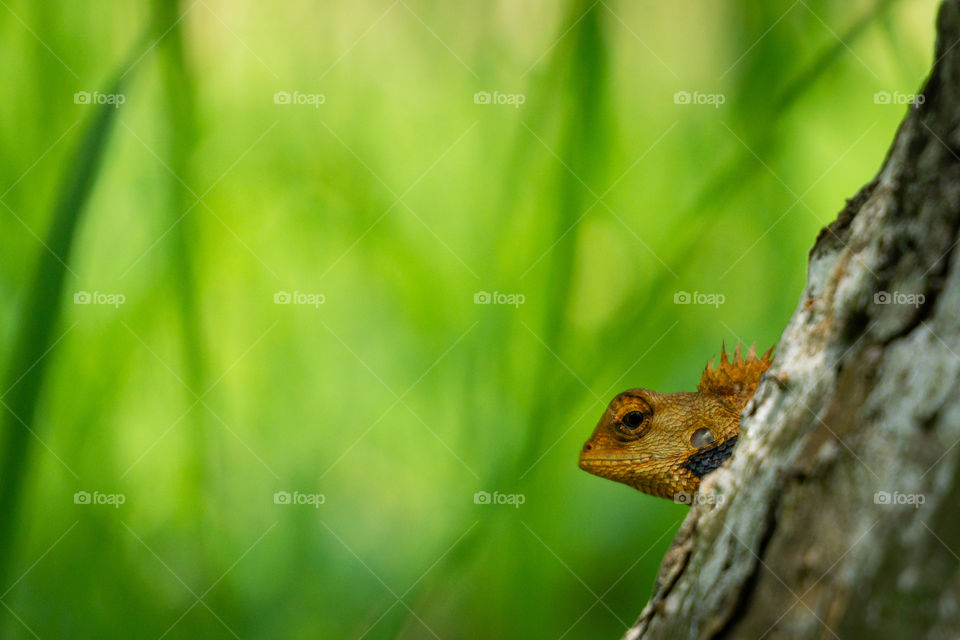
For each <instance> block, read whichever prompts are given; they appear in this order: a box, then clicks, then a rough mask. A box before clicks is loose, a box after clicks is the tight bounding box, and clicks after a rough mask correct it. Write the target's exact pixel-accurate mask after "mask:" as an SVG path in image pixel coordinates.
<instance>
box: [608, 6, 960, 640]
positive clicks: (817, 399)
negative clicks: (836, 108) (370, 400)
mask: <svg viewBox="0 0 960 640" xmlns="http://www.w3.org/2000/svg"><path fill="white" fill-rule="evenodd" d="M937 30H938V33H937V47H936V61H935V62H934V65H933V69H932V71H931V73H930V78H929V80H928V81H927V85H926V87H925V88H924V91H923V94H922V98H918V100H917V104H915V105H914V106H912V107H911V108H910V109H909V113H908V115H907V117H906V119H905V121H904V122H903V124H902V125H901V126H900V129H899V131H898V133H897V136H896V139H895V140H894V142H893V145H892V147H891V149H890V151H889V155H888V156H887V159H886V162H885V163H884V166H883V168H882V169H881V171H880V173H879V174H878V175H877V177H876V178H874V180H873V181H872V182H871V183H870V184H868V185H867V186H865V187H864V188H863V189H861V191H860V193H858V194H857V195H856V197H854V198H853V199H852V200H850V201H849V202H848V203H847V206H846V208H845V209H844V210H843V211H842V212H841V213H840V215H839V217H838V218H837V220H836V221H835V222H833V223H832V224H831V225H830V226H829V227H827V228H825V229H823V230H822V231H821V232H820V235H819V237H818V238H817V241H816V244H815V245H814V247H813V250H812V251H811V252H810V267H809V274H808V275H809V284H808V286H807V288H806V290H805V291H804V294H803V297H802V299H801V300H800V302H799V305H798V307H797V310H796V312H795V313H794V315H793V318H792V319H791V320H790V323H789V325H788V326H787V328H786V331H785V332H784V334H783V337H782V339H781V341H780V344H779V346H778V348H777V352H776V360H775V362H774V365H773V367H772V368H771V369H770V371H769V372H768V374H767V375H766V377H765V379H764V381H763V382H762V383H761V385H760V387H759V389H758V390H757V393H756V395H755V397H754V399H753V400H752V401H751V403H750V404H749V405H748V406H747V408H746V410H745V411H744V416H743V419H742V423H743V425H742V426H743V436H742V437H741V441H740V445H739V446H738V448H737V451H736V453H735V454H734V456H733V458H732V459H731V461H730V462H729V464H728V465H727V466H726V467H724V468H722V469H720V470H718V471H717V472H715V473H713V474H711V475H710V476H707V478H706V479H705V481H704V485H703V487H702V489H701V492H702V493H703V494H704V495H705V497H708V498H712V499H705V500H701V501H700V504H698V505H697V506H694V507H693V508H692V509H691V512H690V515H689V516H688V518H687V520H686V521H685V522H684V524H683V526H682V528H681V530H680V533H679V534H678V535H677V539H676V540H675V541H674V545H673V547H672V548H671V550H670V551H669V552H668V554H667V557H666V558H665V560H664V563H663V566H662V567H661V570H660V576H659V578H658V581H657V586H656V589H655V592H654V595H653V597H652V598H651V600H650V602H649V603H648V604H647V606H646V608H645V609H644V611H643V613H642V614H641V616H640V619H639V620H638V622H637V624H636V626H635V627H633V628H632V629H630V630H629V631H628V632H627V636H626V637H627V638H628V639H630V640H635V639H638V638H669V639H671V640H673V639H674V638H697V639H699V638H714V637H723V638H751V639H754V640H755V639H757V638H831V637H833V638H863V637H870V638H886V637H889V638H913V637H926V638H957V637H958V636H960V557H958V554H960V514H958V512H957V511H958V507H960V477H958V472H957V471H958V470H957V464H958V461H960V446H957V445H958V443H960V393H958V392H957V386H958V374H960V355H958V354H960V323H958V318H960V261H958V260H956V259H954V258H955V257H956V252H955V249H956V246H957V244H958V242H960V238H958V231H960V129H958V124H960V46H958V43H960V0H945V1H944V2H943V4H942V5H941V8H940V15H939V19H938V27H937ZM921 100H922V103H921ZM761 297H762V294H761Z"/></svg>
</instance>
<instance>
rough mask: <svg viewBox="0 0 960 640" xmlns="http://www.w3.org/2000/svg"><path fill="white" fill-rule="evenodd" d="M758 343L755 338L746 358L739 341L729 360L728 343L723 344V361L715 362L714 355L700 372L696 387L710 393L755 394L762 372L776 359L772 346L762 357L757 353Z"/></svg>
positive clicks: (721, 353) (717, 394) (721, 357)
mask: <svg viewBox="0 0 960 640" xmlns="http://www.w3.org/2000/svg"><path fill="white" fill-rule="evenodd" d="M756 346H757V343H756V342H754V343H753V344H752V345H751V346H750V350H749V351H747V357H746V359H744V358H743V356H742V355H741V352H740V342H739V341H738V342H737V348H736V350H735V351H734V352H733V359H732V360H727V347H726V344H722V346H721V347H720V364H718V365H717V366H716V367H714V366H713V358H710V362H709V363H707V368H706V369H704V370H703V375H702V376H700V384H699V385H697V390H698V391H699V392H700V393H703V394H706V395H711V396H742V395H748V396H749V395H753V392H754V391H756V389H757V384H759V383H760V376H761V375H763V372H764V371H766V370H767V369H769V368H770V365H771V364H772V362H773V357H772V355H771V354H772V353H773V347H770V348H769V349H768V350H767V352H766V353H765V354H763V357H762V358H758V357H757V351H756Z"/></svg>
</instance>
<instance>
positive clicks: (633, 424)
mask: <svg viewBox="0 0 960 640" xmlns="http://www.w3.org/2000/svg"><path fill="white" fill-rule="evenodd" d="M646 417H647V416H645V415H644V414H642V413H641V412H639V411H631V412H630V413H628V414H626V415H625V416H623V419H621V420H620V424H622V425H623V427H624V428H625V429H626V430H627V431H636V430H637V429H638V428H639V427H640V425H642V424H643V421H644V420H645V419H646Z"/></svg>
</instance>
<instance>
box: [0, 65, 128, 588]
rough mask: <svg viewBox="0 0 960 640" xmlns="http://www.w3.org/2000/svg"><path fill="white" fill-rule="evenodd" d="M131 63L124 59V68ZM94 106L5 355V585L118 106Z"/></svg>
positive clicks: (1, 481) (0, 580)
mask: <svg viewBox="0 0 960 640" xmlns="http://www.w3.org/2000/svg"><path fill="white" fill-rule="evenodd" d="M125 68H127V65H124V69H125ZM121 87H122V83H121V82H120V80H119V79H118V80H116V81H114V83H113V87H112V88H111V89H110V93H113V94H118V93H120V90H121ZM93 108H94V109H95V111H94V114H93V116H92V119H91V122H90V123H89V125H88V127H87V130H86V133H85V134H84V137H83V140H82V141H81V142H80V145H79V147H78V148H77V151H76V154H75V156H74V158H73V162H72V163H70V164H69V165H68V166H67V170H66V173H65V175H64V176H63V179H62V182H61V187H60V192H59V197H58V200H57V203H56V206H55V209H54V211H53V215H52V222H51V225H50V230H49V231H48V232H47V237H46V240H45V244H46V248H41V249H40V255H39V258H38V262H37V267H36V271H35V272H34V275H33V280H32V282H31V283H30V284H29V286H28V287H27V292H26V299H25V302H24V305H23V310H22V312H21V314H20V319H19V324H18V326H17V329H16V331H15V333H14V339H13V343H12V346H11V349H10V357H9V359H8V360H7V367H6V375H5V376H4V378H3V380H4V385H3V389H2V392H3V393H5V396H4V397H2V402H3V411H4V416H3V418H2V420H0V425H2V431H0V438H2V440H3V450H2V453H0V455H2V463H0V585H3V586H4V587H5V586H8V585H9V584H10V583H11V581H12V578H13V577H12V576H11V575H10V559H11V546H12V543H13V538H14V532H15V530H16V525H17V509H18V504H19V498H20V493H21V488H22V486H23V481H24V476H25V471H26V468H27V460H28V458H29V453H30V442H31V436H35V437H38V438H39V437H41V436H37V435H36V428H35V427H36V425H35V424H34V420H35V418H36V413H37V404H38V400H39V396H40V391H41V387H42V386H43V382H44V379H45V377H46V371H47V364H48V363H49V361H50V356H49V355H48V354H47V352H48V350H50V349H51V347H52V345H53V344H54V343H55V342H56V340H57V336H55V335H54V328H55V327H56V325H57V322H58V320H59V318H60V307H61V304H62V302H63V298H64V291H63V288H64V280H65V279H66V275H67V271H68V270H69V267H68V266H67V262H69V260H70V254H71V251H72V249H73V245H74V240H75V238H76V233H77V229H78V227H79V224H80V219H81V216H82V214H83V210H84V207H85V205H86V203H87V200H88V199H89V197H90V193H91V191H92V190H93V186H94V184H95V183H96V179H97V176H98V175H99V170H100V166H101V162H102V160H103V155H104V151H105V149H106V146H107V139H108V137H109V134H110V130H111V129H112V127H113V125H114V121H115V120H116V116H117V111H118V109H117V108H116V107H115V106H114V105H111V104H103V105H98V106H96V107H93Z"/></svg>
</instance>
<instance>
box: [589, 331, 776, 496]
mask: <svg viewBox="0 0 960 640" xmlns="http://www.w3.org/2000/svg"><path fill="white" fill-rule="evenodd" d="M770 362H771V360H770V352H769V351H768V352H767V354H766V355H764V357H763V358H757V357H756V354H755V353H754V349H753V347H751V348H750V352H749V353H748V354H747V358H746V359H743V358H742V357H741V353H740V346H739V345H738V346H737V350H736V352H735V354H734V358H733V360H732V361H728V360H727V355H726V350H725V349H724V350H723V351H722V353H721V360H720V365H719V366H718V367H716V368H714V367H713V361H711V362H710V364H708V365H707V368H706V370H705V371H704V372H703V376H702V377H701V381H700V385H699V387H698V391H696V392H683V393H658V392H656V391H652V390H650V389H630V390H628V391H624V392H623V393H621V394H619V395H617V396H616V397H615V398H614V399H613V400H612V401H611V402H610V404H609V405H608V406H607V409H606V411H604V413H603V415H602V416H601V417H600V421H599V423H598V424H597V426H596V428H595V429H594V431H593V435H591V436H590V439H589V440H587V442H586V444H584V445H583V449H582V450H581V452H580V468H581V469H583V470H584V471H587V472H589V473H592V474H594V475H598V476H601V477H603V478H608V479H610V480H614V481H616V482H622V483H624V484H628V485H630V486H631V487H633V488H635V489H638V490H639V491H642V492H644V493H648V494H651V495H655V496H660V497H663V498H678V496H679V495H680V494H684V495H685V496H686V497H689V496H692V495H693V494H694V493H695V492H696V490H697V488H698V487H699V486H700V479H701V478H702V477H703V476H704V475H706V474H707V473H709V472H710V471H713V470H714V469H716V468H717V467H719V466H720V465H721V464H722V463H723V462H724V461H725V460H726V459H727V458H729V457H730V455H731V454H732V451H733V446H734V445H735V444H736V442H737V437H738V436H739V433H740V412H741V411H742V410H743V408H744V406H745V405H746V403H747V402H748V401H749V400H750V398H751V397H752V396H753V392H754V391H755V390H756V387H757V384H758V382H759V380H760V376H761V375H762V373H763V372H764V371H766V370H767V368H768V367H769V366H770Z"/></svg>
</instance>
